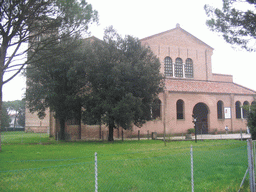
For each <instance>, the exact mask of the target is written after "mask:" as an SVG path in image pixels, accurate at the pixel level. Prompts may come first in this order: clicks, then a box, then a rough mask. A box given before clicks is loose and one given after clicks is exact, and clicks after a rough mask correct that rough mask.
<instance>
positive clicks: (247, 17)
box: [204, 0, 256, 51]
mask: <svg viewBox="0 0 256 192" xmlns="http://www.w3.org/2000/svg"><path fill="white" fill-rule="evenodd" d="M245 5H247V7H251V9H250V10H249V9H248V10H246V11H244V10H242V9H240V8H241V7H244V6H245ZM255 6H256V1H255V0H223V6H222V9H218V8H213V7H210V6H208V5H205V7H204V8H205V11H206V14H207V16H208V17H209V20H207V22H206V24H207V25H208V27H209V28H210V29H211V30H212V31H216V32H218V33H220V34H222V36H223V38H224V39H225V41H226V42H228V43H230V44H232V45H238V46H240V47H242V48H244V49H246V50H248V51H255V47H254V46H255V45H254V44H255V39H256V30H255V29H256V13H255Z"/></svg>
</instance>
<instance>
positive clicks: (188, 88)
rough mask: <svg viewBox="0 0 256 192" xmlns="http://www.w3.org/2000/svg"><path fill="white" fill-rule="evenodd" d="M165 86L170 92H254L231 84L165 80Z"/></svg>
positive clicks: (250, 93)
mask: <svg viewBox="0 0 256 192" xmlns="http://www.w3.org/2000/svg"><path fill="white" fill-rule="evenodd" d="M165 86H166V89H167V91H171V92H194V93H217V94H241V95H255V94H256V91H253V90H251V89H248V88H246V87H243V86H241V85H238V84H236V83H233V82H217V81H196V80H181V79H179V80H177V79H166V81H165Z"/></svg>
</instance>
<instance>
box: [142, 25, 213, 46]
mask: <svg viewBox="0 0 256 192" xmlns="http://www.w3.org/2000/svg"><path fill="white" fill-rule="evenodd" d="M175 30H180V31H181V32H183V33H185V34H186V35H187V36H189V37H191V38H192V39H194V40H195V41H197V42H198V43H200V44H203V45H205V46H207V47H209V48H210V49H212V50H213V48H212V47H211V46H210V45H208V44H206V43H205V42H203V41H201V40H200V39H198V38H197V37H195V36H194V35H192V34H191V33H189V32H187V31H186V30H184V29H182V28H181V27H180V25H179V24H177V25H176V28H173V29H170V30H167V31H164V32H161V33H157V34H155V35H151V36H149V37H145V38H143V39H140V41H144V40H149V39H152V38H155V37H157V36H161V35H164V34H167V33H171V32H173V31H175Z"/></svg>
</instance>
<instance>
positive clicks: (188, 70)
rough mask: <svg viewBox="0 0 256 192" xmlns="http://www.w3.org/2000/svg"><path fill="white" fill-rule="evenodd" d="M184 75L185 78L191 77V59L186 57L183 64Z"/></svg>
mask: <svg viewBox="0 0 256 192" xmlns="http://www.w3.org/2000/svg"><path fill="white" fill-rule="evenodd" d="M185 77H186V78H193V61H192V59H190V58H188V59H187V60H186V64H185Z"/></svg>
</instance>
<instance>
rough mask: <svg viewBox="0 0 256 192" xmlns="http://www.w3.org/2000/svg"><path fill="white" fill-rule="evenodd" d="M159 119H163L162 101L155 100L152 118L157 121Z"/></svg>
mask: <svg viewBox="0 0 256 192" xmlns="http://www.w3.org/2000/svg"><path fill="white" fill-rule="evenodd" d="M158 117H161V101H160V99H155V100H154V101H153V106H152V118H153V119H156V118H158Z"/></svg>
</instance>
